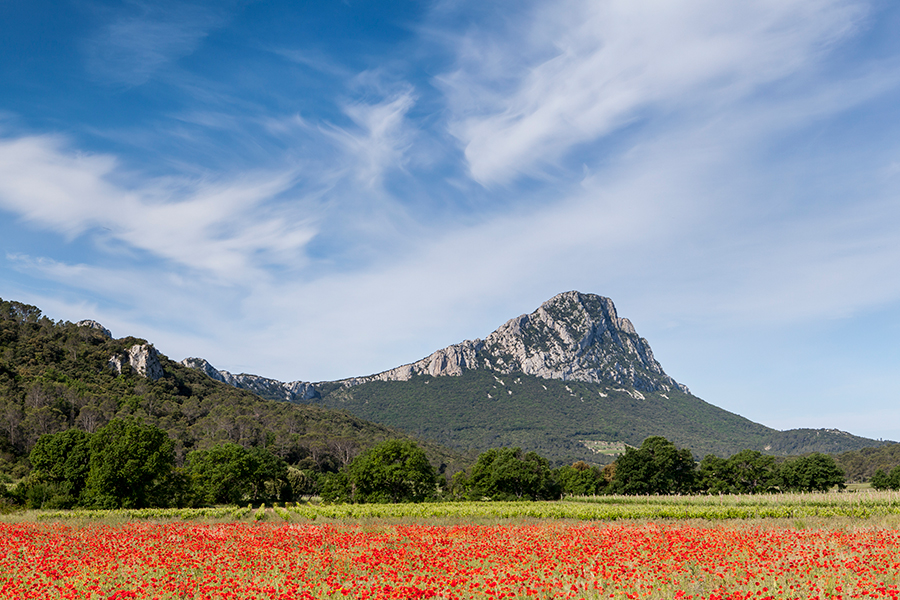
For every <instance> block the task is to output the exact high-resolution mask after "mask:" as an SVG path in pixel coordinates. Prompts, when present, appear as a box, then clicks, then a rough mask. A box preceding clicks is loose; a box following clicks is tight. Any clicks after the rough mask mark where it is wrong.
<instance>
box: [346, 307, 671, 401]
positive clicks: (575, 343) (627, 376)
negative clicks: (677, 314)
mask: <svg viewBox="0 0 900 600" xmlns="http://www.w3.org/2000/svg"><path fill="white" fill-rule="evenodd" d="M467 369H489V370H491V371H494V372H497V373H501V374H508V373H513V372H520V373H525V374H526V375H534V376H536V377H542V378H545V379H562V380H574V381H586V382H592V383H608V384H616V385H623V386H629V387H632V388H634V389H636V390H643V391H669V390H671V389H673V388H674V389H679V390H682V391H684V392H688V388H687V387H686V386H684V385H681V384H680V383H678V382H676V381H675V380H674V379H672V378H671V377H669V376H668V375H666V373H665V372H664V371H663V369H662V366H660V364H659V363H658V362H657V361H656V359H655V358H654V357H653V351H652V350H651V349H650V345H649V344H648V343H647V340H645V339H644V338H642V337H640V336H639V335H638V334H637V332H636V331H635V329H634V326H633V325H632V324H631V321H629V320H628V319H625V318H621V317H619V316H618V314H617V313H616V307H615V305H614V304H613V302H612V300H610V299H609V298H604V297H602V296H597V295H594V294H582V293H579V292H575V291H572V292H565V293H562V294H558V295H557V296H554V297H553V298H551V299H550V300H548V301H547V302H544V303H543V304H542V305H541V306H540V307H539V308H538V309H537V310H536V311H534V312H533V313H531V314H528V315H521V316H519V317H516V318H515V319H511V320H509V321H507V322H506V323H505V324H503V325H502V326H500V327H499V328H498V329H497V330H496V331H494V332H493V333H491V334H490V335H489V336H487V338H485V339H484V340H475V341H469V340H467V341H465V342H462V343H459V344H454V345H452V346H448V347H447V348H444V349H442V350H438V351H437V352H435V353H433V354H431V355H429V356H427V357H425V358H423V359H422V360H419V361H417V362H414V363H411V364H408V365H403V366H401V367H397V368H394V369H391V370H389V371H384V372H382V373H378V374H375V375H370V376H368V377H355V378H352V379H347V380H344V381H343V383H344V384H345V385H357V384H360V383H365V382H368V381H405V380H408V379H410V378H411V377H413V376H415V375H432V376H442V375H451V376H452V375H460V374H462V372H463V371H465V370H467Z"/></svg>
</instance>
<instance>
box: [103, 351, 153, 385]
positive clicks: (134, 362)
mask: <svg viewBox="0 0 900 600" xmlns="http://www.w3.org/2000/svg"><path fill="white" fill-rule="evenodd" d="M109 366H110V368H112V369H113V370H114V371H115V372H116V373H119V374H120V375H121V374H122V371H123V370H125V369H126V368H129V367H130V368H131V369H133V370H134V372H136V373H137V374H138V375H141V376H143V377H146V378H147V379H150V380H151V381H156V380H157V379H161V378H162V377H163V376H164V375H165V373H164V372H163V368H162V364H161V363H160V362H159V352H157V351H156V348H154V347H153V346H152V345H151V344H135V345H134V346H132V347H131V348H129V349H128V350H126V351H125V352H124V353H121V354H116V355H114V356H112V357H110V359H109Z"/></svg>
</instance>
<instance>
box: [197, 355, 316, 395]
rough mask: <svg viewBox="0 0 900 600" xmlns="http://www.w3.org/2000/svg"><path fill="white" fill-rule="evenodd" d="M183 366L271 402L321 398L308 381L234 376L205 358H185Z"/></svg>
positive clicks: (243, 374) (245, 375)
mask: <svg viewBox="0 0 900 600" xmlns="http://www.w3.org/2000/svg"><path fill="white" fill-rule="evenodd" d="M181 364H182V365H184V366H186V367H189V368H191V369H198V370H200V371H203V372H204V373H206V374H207V375H208V376H210V377H212V378H213V379H215V380H216V381H221V382H223V383H227V384H228V385H231V386H234V387H236V388H239V389H242V390H247V391H249V392H253V393H254V394H256V395H258V396H261V397H263V398H268V399H271V400H285V401H287V402H300V401H303V400H312V399H313V398H318V397H319V392H318V391H317V390H316V388H315V386H313V384H312V383H309V382H306V381H289V382H283V381H278V380H276V379H269V378H268V377H260V376H259V375H249V374H247V373H240V374H238V375H234V374H232V373H229V372H228V371H221V370H218V369H216V368H215V367H213V366H212V365H211V364H209V361H207V360H206V359H204V358H185V359H184V360H183V361H181Z"/></svg>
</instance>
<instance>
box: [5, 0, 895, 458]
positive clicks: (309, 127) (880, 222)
mask: <svg viewBox="0 0 900 600" xmlns="http://www.w3.org/2000/svg"><path fill="white" fill-rule="evenodd" d="M0 30H2V35H0V83H2V85H0V297H3V298H4V299H15V300H20V301H24V302H28V303H32V304H36V305H38V306H40V307H41V308H42V309H43V310H44V313H45V314H47V315H48V316H50V317H51V318H54V319H64V320H71V321H76V320H80V319H83V318H93V319H96V320H98V321H100V322H102V323H103V324H104V325H106V326H107V327H108V328H110V329H111V330H112V331H113V334H114V335H116V336H117V337H122V336H126V335H134V336H137V337H144V338H146V339H149V340H151V341H152V342H154V343H155V344H156V346H157V347H158V348H159V349H160V350H161V351H162V352H163V353H164V354H166V355H167V356H169V357H170V358H173V359H175V360H180V359H182V358H184V357H187V356H202V357H205V358H207V359H208V360H209V361H210V362H211V363H212V364H213V365H215V366H216V367H218V368H220V369H227V370H229V371H232V372H249V373H256V374H260V375H264V376H268V377H274V378H278V379H282V380H304V381H321V380H330V379H337V378H342V377H348V376H353V375H365V374H370V373H375V372H378V371H382V370H385V369H388V368H391V367H394V366H398V365H400V364H404V363H408V362H412V361H414V360H417V359H419V358H421V357H423V356H425V355H427V354H429V353H431V352H432V351H434V350H436V349H438V348H441V347H444V346H446V345H448V344H451V343H455V342H458V341H461V340H463V339H474V338H476V337H484V336H486V335H487V334H488V333H490V332H491V331H492V330H493V329H495V328H496V327H497V326H499V325H500V324H502V323H503V322H505V321H506V320H508V319H509V318H512V317H515V316H517V315H519V314H522V313H527V312H531V311H532V310H534V309H535V308H536V307H537V306H538V305H539V304H540V303H541V302H543V301H544V300H547V299H548V298H550V297H552V296H553V295H555V294H556V293H559V292H562V291H567V290H572V289H577V290H580V291H582V292H592V293H596V294H600V295H604V296H609V297H610V298H612V299H613V300H614V302H615V303H616V306H617V307H618V310H619V313H620V315H621V316H625V317H628V318H630V319H631V320H632V321H633V323H634V324H635V327H636V328H637V330H638V332H639V333H640V334H641V335H642V336H644V337H646V338H647V339H648V340H649V341H650V344H651V346H652V347H653V349H654V352H655V354H656V356H657V358H658V359H659V360H660V362H661V363H662V365H663V367H664V368H665V369H666V371H667V372H668V373H669V374H670V375H672V376H673V377H675V378H676V379H677V380H678V381H680V382H683V383H685V384H686V385H688V386H689V387H690V388H691V389H692V391H693V392H694V393H696V394H697V395H699V396H700V397H702V398H704V399H705V400H707V401H708V402H711V403H713V404H716V405H718V406H721V407H723V408H726V409H728V410H731V411H734V412H737V413H739V414H742V415H744V416H746V417H749V418H751V419H753V420H755V421H758V422H761V423H764V424H766V425H769V426H772V427H776V428H779V429H787V428H793V427H834V428H839V429H843V430H847V431H851V432H853V433H856V434H859V435H866V436H869V437H875V438H886V439H895V440H900V403H898V402H897V400H898V399H900V382H898V381H900V378H898V376H897V375H898V366H900V343H898V341H897V340H898V339H900V277H898V273H900V131H898V130H900V38H898V36H897V35H896V31H898V30H900V5H898V4H897V3H896V2H891V1H889V0H879V1H868V2H867V1H850V0H777V1H776V0H755V1H752V2H751V1H746V2H745V1H742V0H738V1H735V2H728V3H722V2H717V1H715V0H678V1H674V2H673V1H670V0H666V1H662V0H659V1H655V0H654V1H651V0H646V1H642V2H634V1H633V0H545V1H542V2H528V1H524V0H522V1H516V2H503V1H498V2H475V1H468V0H459V1H454V0H446V1H437V2H425V1H411V0H398V1H396V2H374V1H357V0H347V1H343V2H339V1H333V2H332V1H323V2H308V3H296V2H279V1H272V2H265V1H256V2H251V1H232V2H209V3H190V2H172V3H166V2H141V1H132V2H103V1H94V0H73V1H71V2H66V1H61V2H60V1H53V2H48V1H41V0H6V1H5V2H2V3H0Z"/></svg>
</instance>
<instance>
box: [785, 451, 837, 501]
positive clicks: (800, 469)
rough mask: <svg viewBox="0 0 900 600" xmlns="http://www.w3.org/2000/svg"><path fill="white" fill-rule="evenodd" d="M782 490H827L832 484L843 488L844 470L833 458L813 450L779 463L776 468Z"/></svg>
mask: <svg viewBox="0 0 900 600" xmlns="http://www.w3.org/2000/svg"><path fill="white" fill-rule="evenodd" d="M778 474H779V477H780V479H781V487H782V490H784V491H796V492H815V491H819V492H827V491H828V490H830V489H831V488H833V487H834V486H838V487H840V488H842V489H843V488H844V487H845V486H844V472H843V471H842V470H841V468H840V467H838V465H837V463H836V462H835V460H834V458H833V457H831V456H829V455H827V454H822V453H820V452H813V453H812V454H810V455H808V456H801V457H800V458H795V459H794V460H791V461H788V462H786V463H784V464H782V465H781V468H780V469H779V470H778Z"/></svg>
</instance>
